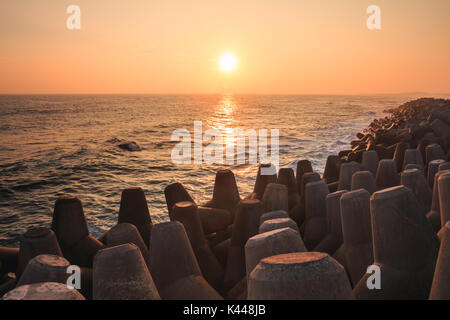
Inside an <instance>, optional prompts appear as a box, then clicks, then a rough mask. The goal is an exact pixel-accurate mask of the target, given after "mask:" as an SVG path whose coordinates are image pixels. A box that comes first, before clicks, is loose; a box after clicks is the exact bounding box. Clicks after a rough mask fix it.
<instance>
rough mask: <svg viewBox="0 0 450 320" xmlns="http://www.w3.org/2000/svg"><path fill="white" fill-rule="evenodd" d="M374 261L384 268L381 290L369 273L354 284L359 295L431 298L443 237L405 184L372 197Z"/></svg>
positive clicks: (381, 270)
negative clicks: (373, 285)
mask: <svg viewBox="0 0 450 320" xmlns="http://www.w3.org/2000/svg"><path fill="white" fill-rule="evenodd" d="M370 209H371V220H372V230H373V248H374V265H375V266H378V267H379V268H380V274H379V275H380V285H381V288H380V289H377V290H370V289H369V288H368V286H367V283H368V281H370V277H371V274H365V275H364V277H363V278H361V280H360V281H359V283H358V284H357V285H356V287H355V288H354V292H355V296H356V298H358V299H383V300H385V299H427V298H428V295H429V292H430V287H431V282H432V279H433V273H434V267H435V262H436V258H437V254H438V250H439V239H438V238H437V236H436V233H435V232H434V231H433V228H432V227H431V224H430V223H429V222H428V220H427V219H426V218H425V216H424V215H423V213H422V212H421V210H420V208H419V205H418V202H417V199H416V197H415V196H414V194H413V193H412V191H411V190H410V189H409V188H407V187H405V186H397V187H392V188H388V189H385V190H381V191H378V192H375V193H374V194H373V196H372V198H371V200H370Z"/></svg>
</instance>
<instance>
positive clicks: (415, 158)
mask: <svg viewBox="0 0 450 320" xmlns="http://www.w3.org/2000/svg"><path fill="white" fill-rule="evenodd" d="M408 164H416V165H418V166H420V167H422V168H423V167H424V164H423V159H422V154H421V153H420V151H419V150H417V149H407V150H405V158H404V160H403V169H405V168H406V166H407V165H408Z"/></svg>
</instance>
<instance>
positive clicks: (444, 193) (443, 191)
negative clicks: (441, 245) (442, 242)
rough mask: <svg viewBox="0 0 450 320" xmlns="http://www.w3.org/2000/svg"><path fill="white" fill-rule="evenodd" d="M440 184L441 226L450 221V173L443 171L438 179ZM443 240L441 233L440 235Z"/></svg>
mask: <svg viewBox="0 0 450 320" xmlns="http://www.w3.org/2000/svg"><path fill="white" fill-rule="evenodd" d="M438 184H439V207H440V209H441V226H445V224H446V223H447V221H450V196H449V195H450V173H448V172H447V171H443V173H442V174H441V175H439V178H438ZM438 235H439V238H441V232H440V231H439V233H438Z"/></svg>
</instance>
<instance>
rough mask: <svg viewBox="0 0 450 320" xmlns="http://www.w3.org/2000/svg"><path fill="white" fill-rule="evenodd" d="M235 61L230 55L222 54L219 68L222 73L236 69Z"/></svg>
mask: <svg viewBox="0 0 450 320" xmlns="http://www.w3.org/2000/svg"><path fill="white" fill-rule="evenodd" d="M236 65H237V60H236V57H235V56H234V55H233V54H232V53H224V54H222V55H221V56H220V59H219V67H220V70H222V71H223V72H231V71H233V70H234V69H236Z"/></svg>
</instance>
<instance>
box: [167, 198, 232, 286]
mask: <svg viewBox="0 0 450 320" xmlns="http://www.w3.org/2000/svg"><path fill="white" fill-rule="evenodd" d="M170 220H171V221H180V222H181V223H182V224H183V226H184V228H185V229H186V233H187V235H188V238H189V241H190V242H191V246H192V249H193V250H194V254H195V256H196V258H197V261H198V264H199V266H200V270H202V274H203V276H204V277H205V279H206V281H208V282H209V283H210V284H211V285H212V286H213V287H214V288H219V287H220V286H221V284H222V281H223V276H224V270H223V268H222V266H221V264H220V263H219V261H218V260H217V258H216V256H215V255H214V253H213V252H212V250H211V248H210V247H209V244H208V242H207V241H206V238H205V234H204V232H203V227H202V224H201V221H200V216H199V214H198V211H197V205H195V204H194V203H192V202H187V201H185V202H178V203H176V204H175V205H174V206H173V210H172V216H171V217H170Z"/></svg>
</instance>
